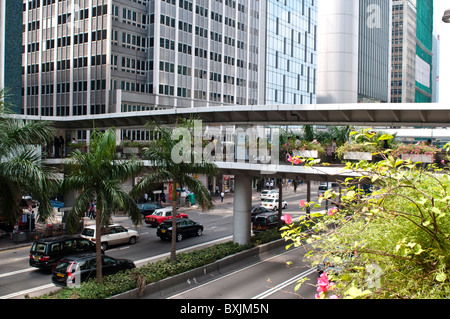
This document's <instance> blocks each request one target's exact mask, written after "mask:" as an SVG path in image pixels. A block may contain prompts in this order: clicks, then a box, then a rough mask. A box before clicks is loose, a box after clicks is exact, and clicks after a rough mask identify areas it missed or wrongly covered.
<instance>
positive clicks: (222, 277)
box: [167, 247, 300, 299]
mask: <svg viewBox="0 0 450 319" xmlns="http://www.w3.org/2000/svg"><path fill="white" fill-rule="evenodd" d="M299 248H300V247H297V248H293V249H291V250H289V251H286V252H284V253H281V254H278V255H275V256H272V257H269V258H267V259H264V260H261V261H259V262H257V263H256V264H252V265H249V266H247V267H244V268H241V269H238V270H236V271H233V272H231V273H229V274H226V275H224V276H221V277H219V278H216V279H213V280H211V281H208V282H205V283H204V284H201V285H198V286H195V287H193V288H190V289H188V290H185V291H183V292H180V293H179V294H176V295H173V296H170V297H168V298H167V299H173V298H176V297H178V296H181V295H183V294H185V293H188V292H190V291H193V290H195V289H198V288H201V287H204V286H206V285H209V284H212V283H213V282H216V281H218V280H221V279H224V278H227V277H230V276H233V275H235V274H237V273H239V272H241V271H244V270H247V269H250V268H252V267H255V266H258V265H260V264H262V263H265V262H267V261H269V260H272V259H275V258H278V257H280V256H283V255H285V254H288V253H291V252H292V251H294V250H297V249H299Z"/></svg>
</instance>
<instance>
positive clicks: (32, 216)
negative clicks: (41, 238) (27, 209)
mask: <svg viewBox="0 0 450 319" xmlns="http://www.w3.org/2000/svg"><path fill="white" fill-rule="evenodd" d="M30 217H31V219H30V222H31V228H30V230H31V231H34V229H35V225H36V223H35V216H34V210H31V216H30Z"/></svg>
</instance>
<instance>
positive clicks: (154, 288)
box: [109, 239, 286, 299]
mask: <svg viewBox="0 0 450 319" xmlns="http://www.w3.org/2000/svg"><path fill="white" fill-rule="evenodd" d="M285 245H286V241H285V240H284V239H279V240H276V241H273V242H270V243H267V244H264V245H260V246H257V247H254V248H251V249H247V250H245V251H242V252H240V253H237V254H234V255H231V256H227V257H225V258H222V259H220V260H217V261H215V262H213V263H210V264H207V265H205V266H202V267H198V268H195V269H192V270H189V271H186V272H184V273H181V274H178V275H175V276H172V277H169V278H165V279H162V280H159V281H157V282H153V283H150V284H148V285H146V286H145V288H144V289H142V291H141V292H139V290H140V289H139V288H136V289H133V290H130V291H127V292H124V293H121V294H118V295H115V296H112V297H111V298H109V299H140V298H145V299H161V298H165V297H167V296H169V295H171V294H174V293H176V292H179V291H180V290H183V289H189V288H193V287H195V286H196V285H199V284H201V283H204V282H207V281H209V280H210V279H212V278H216V277H218V276H220V275H222V274H224V273H226V272H227V269H229V268H230V266H233V265H234V264H236V263H237V262H239V261H241V260H244V259H246V258H249V257H252V256H255V257H259V256H260V255H261V254H262V253H265V252H268V251H270V250H272V249H276V248H280V247H283V246H285Z"/></svg>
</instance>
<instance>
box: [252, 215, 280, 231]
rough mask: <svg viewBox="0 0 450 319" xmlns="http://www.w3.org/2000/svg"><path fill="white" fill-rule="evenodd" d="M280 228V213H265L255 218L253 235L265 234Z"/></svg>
mask: <svg viewBox="0 0 450 319" xmlns="http://www.w3.org/2000/svg"><path fill="white" fill-rule="evenodd" d="M277 226H278V213H263V214H259V215H257V216H256V217H255V219H254V220H253V224H252V230H253V233H254V234H256V233H259V232H263V231H266V230H269V229H272V228H275V227H277Z"/></svg>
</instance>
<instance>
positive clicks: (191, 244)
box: [0, 187, 306, 299]
mask: <svg viewBox="0 0 450 319" xmlns="http://www.w3.org/2000/svg"><path fill="white" fill-rule="evenodd" d="M226 197H227V195H226ZM305 197H306V193H305V189H304V187H303V188H302V187H301V188H300V189H299V190H298V191H297V193H294V192H293V191H285V192H283V198H284V199H286V200H287V202H288V208H287V209H286V210H284V213H289V214H291V215H292V216H293V217H294V218H296V217H299V216H300V215H301V214H303V213H302V212H301V210H300V209H299V206H298V203H299V200H300V199H305ZM216 200H217V199H216ZM218 201H220V199H219V200H218ZM253 204H254V205H258V204H259V198H258V193H254V196H253ZM188 215H189V218H191V219H192V220H194V221H199V222H201V223H203V224H204V226H205V230H204V232H203V235H202V236H200V237H191V238H187V239H185V240H183V241H181V242H179V243H177V250H178V251H184V250H188V249H199V248H201V247H203V246H205V245H211V244H214V243H217V242H221V241H229V240H232V233H233V204H232V201H230V200H228V201H227V200H225V201H224V203H220V204H218V205H217V206H216V207H215V208H214V209H213V210H211V211H208V212H202V211H201V210H199V209H191V210H189V212H188ZM113 221H114V222H117V223H120V224H122V225H123V226H125V227H126V228H133V227H134V226H133V225H132V224H131V221H130V220H129V218H127V217H123V216H122V217H114V218H113ZM91 222H93V221H91ZM137 230H138V232H139V233H140V238H139V240H138V241H137V243H136V244H135V245H119V246H115V247H111V248H109V249H108V250H107V251H106V254H107V255H110V256H112V257H115V258H128V259H132V260H133V261H134V262H135V264H136V266H138V267H139V266H140V265H143V264H145V263H147V262H149V261H154V260H156V259H159V258H166V257H167V256H168V254H169V252H170V243H169V242H167V241H161V240H160V239H159V238H158V237H157V236H156V229H155V228H152V227H150V226H147V225H146V224H145V223H143V224H142V225H140V226H138V228H137ZM28 258H29V247H23V248H17V249H11V250H7V251H0V299H11V298H15V299H22V298H24V296H25V295H27V294H28V295H29V296H31V297H32V296H37V295H41V294H43V293H48V292H50V291H53V290H55V288H56V287H55V286H54V285H53V284H52V283H51V279H50V273H49V272H45V271H42V270H39V269H36V268H33V267H30V266H29V264H28ZM288 272H290V271H288ZM271 276H272V275H271ZM282 277H283V276H282ZM280 278H281V277H280ZM283 278H284V277H283ZM274 279H275V277H274ZM281 279H282V278H281ZM281 279H277V280H276V281H273V282H278V281H279V280H281ZM265 280H268V278H266V279H265ZM291 290H292V289H291Z"/></svg>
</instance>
